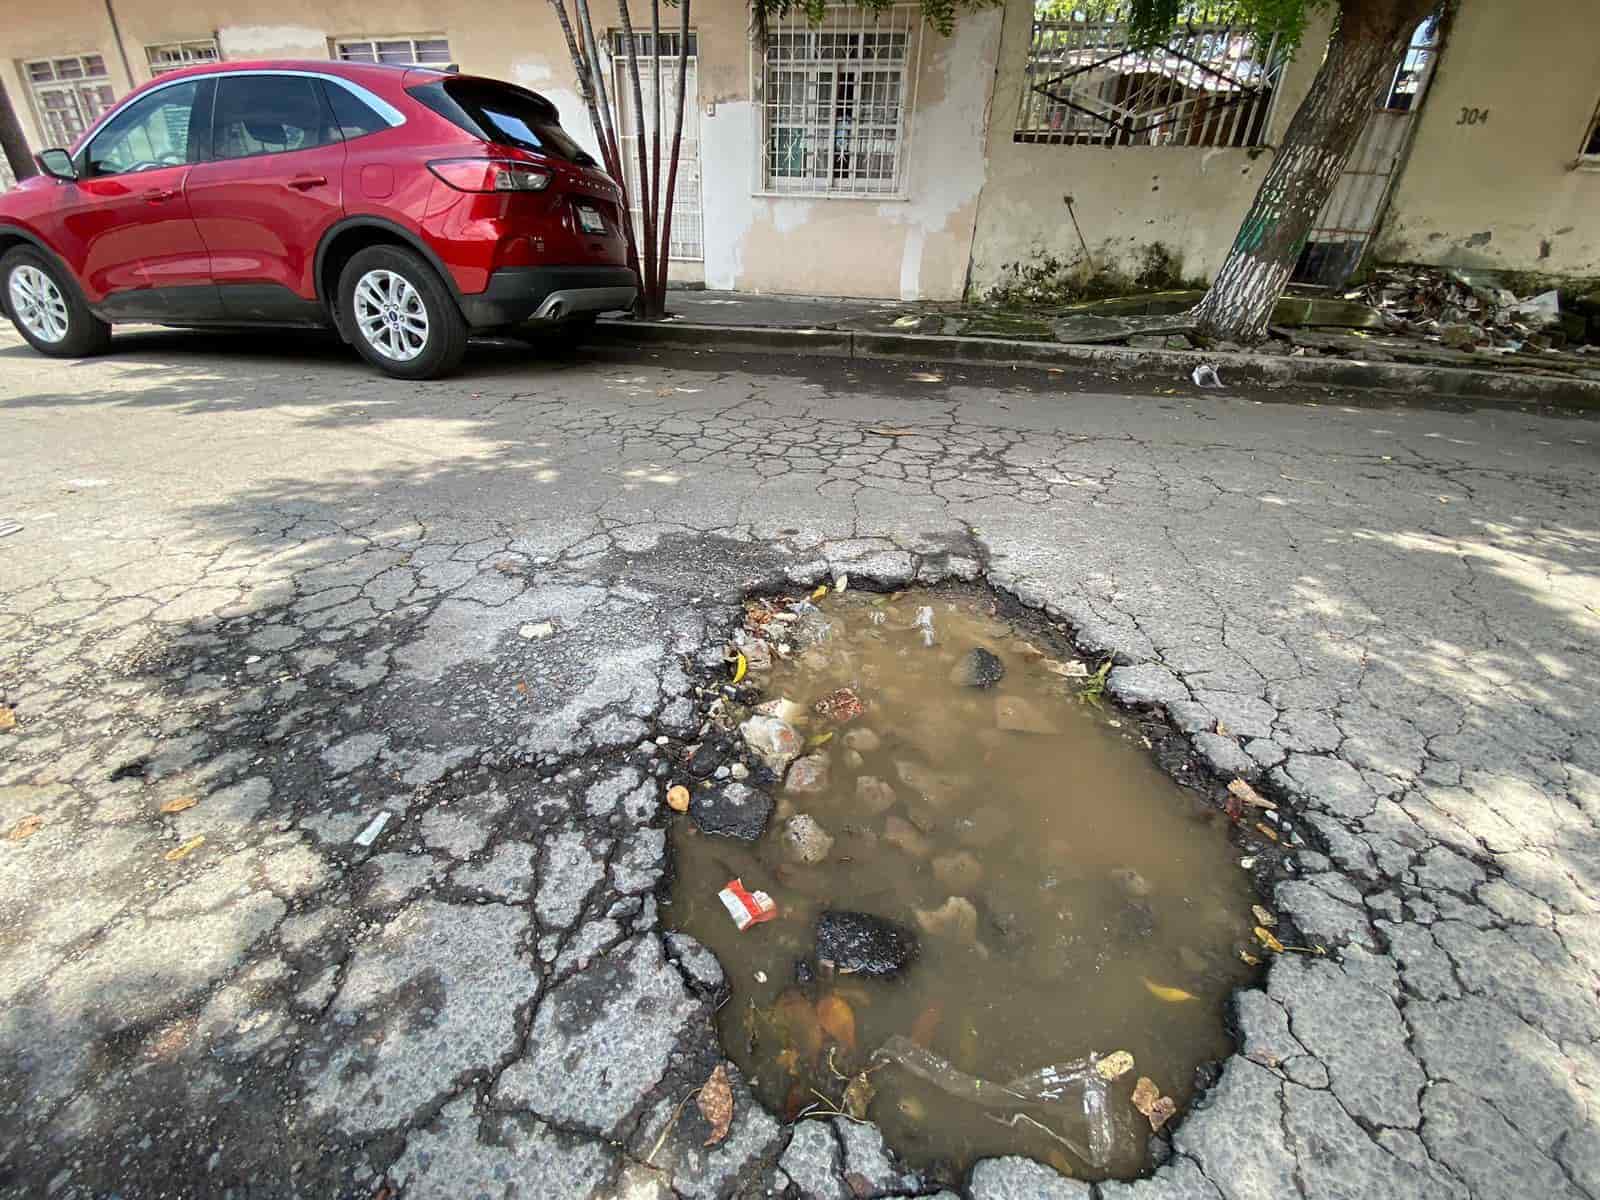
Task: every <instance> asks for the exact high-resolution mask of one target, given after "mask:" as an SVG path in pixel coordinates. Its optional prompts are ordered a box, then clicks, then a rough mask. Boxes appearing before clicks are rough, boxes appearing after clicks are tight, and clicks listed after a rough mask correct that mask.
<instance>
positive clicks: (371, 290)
mask: <svg viewBox="0 0 1600 1200" xmlns="http://www.w3.org/2000/svg"><path fill="white" fill-rule="evenodd" d="M355 315H356V324H357V325H358V326H359V327H360V329H361V336H362V337H363V338H365V339H366V341H367V344H368V345H369V346H371V347H372V348H373V349H374V350H376V351H377V352H378V353H379V354H381V355H383V357H384V358H387V359H391V360H393V361H394V362H410V361H411V360H412V359H414V358H416V357H417V355H419V354H421V353H422V352H423V350H425V349H426V348H427V345H428V309H427V307H426V306H425V305H424V304H423V303H422V296H421V295H420V294H419V293H418V292H417V289H416V288H414V287H412V286H411V283H410V282H409V281H408V280H407V279H406V278H405V276H403V275H399V274H396V273H395V272H394V271H386V270H382V269H381V268H380V269H374V270H371V271H368V272H367V273H366V274H365V275H363V276H362V277H361V278H360V280H358V281H357V283H356V290H355Z"/></svg>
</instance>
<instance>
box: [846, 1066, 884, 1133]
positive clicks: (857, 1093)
mask: <svg viewBox="0 0 1600 1200" xmlns="http://www.w3.org/2000/svg"><path fill="white" fill-rule="evenodd" d="M877 1094H878V1089H877V1088H875V1087H873V1086H872V1080H870V1079H868V1078H867V1073H866V1072H865V1071H863V1072H861V1074H859V1075H857V1076H856V1077H855V1078H854V1079H852V1080H851V1081H850V1083H849V1084H848V1085H847V1086H846V1087H845V1089H844V1097H843V1099H841V1100H840V1102H839V1107H840V1108H841V1109H843V1110H844V1111H845V1113H846V1114H847V1115H849V1116H852V1117H854V1118H855V1119H856V1120H858V1121H865V1120H866V1119H867V1109H868V1108H869V1107H870V1106H871V1104H872V1098H873V1097H874V1096H876V1095H877Z"/></svg>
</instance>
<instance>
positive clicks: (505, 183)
mask: <svg viewBox="0 0 1600 1200" xmlns="http://www.w3.org/2000/svg"><path fill="white" fill-rule="evenodd" d="M428 170H430V171H432V172H433V173H434V174H435V175H437V176H438V177H439V178H440V179H442V180H444V182H446V183H448V184H449V185H450V186H451V187H453V188H455V189H456V191H458V192H542V191H544V189H545V188H547V187H549V186H550V172H549V171H541V170H540V169H539V168H538V167H534V166H529V165H528V164H527V163H522V162H516V161H514V160H511V159H503V158H442V159H436V160H435V161H433V162H431V163H429V164H428Z"/></svg>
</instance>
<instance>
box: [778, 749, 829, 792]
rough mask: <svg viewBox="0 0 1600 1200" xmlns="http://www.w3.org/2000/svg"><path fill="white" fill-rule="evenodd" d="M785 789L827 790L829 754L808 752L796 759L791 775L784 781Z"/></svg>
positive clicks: (804, 790) (790, 769)
mask: <svg viewBox="0 0 1600 1200" xmlns="http://www.w3.org/2000/svg"><path fill="white" fill-rule="evenodd" d="M783 786H784V790H785V791H790V792H805V793H809V792H825V791H827V790H828V756H827V755H825V754H808V755H806V756H805V757H804V758H797V759H795V760H794V765H793V766H791V767H790V768H789V777H788V778H787V779H785V780H784V781H783Z"/></svg>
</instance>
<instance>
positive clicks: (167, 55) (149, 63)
mask: <svg viewBox="0 0 1600 1200" xmlns="http://www.w3.org/2000/svg"><path fill="white" fill-rule="evenodd" d="M144 60H145V66H146V67H147V68H149V71H150V78H151V79H157V78H160V77H161V76H162V75H165V74H167V73H168V72H169V71H181V70H183V68H184V67H197V66H200V65H202V64H205V63H218V62H221V61H222V47H221V46H219V45H218V44H217V39H216V38H214V37H203V38H184V39H183V40H181V41H177V42H158V43H156V44H154V45H150V46H146V47H145V48H144Z"/></svg>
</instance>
